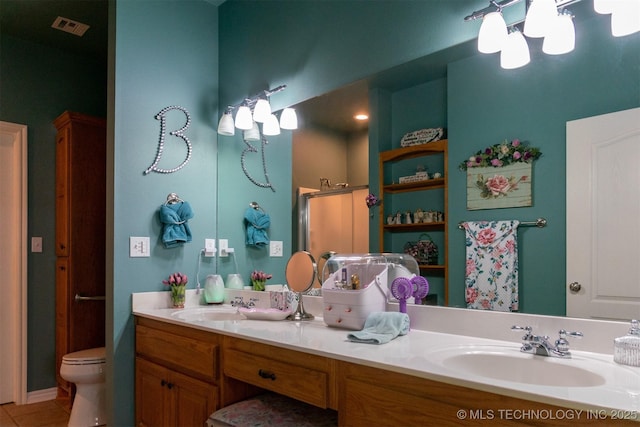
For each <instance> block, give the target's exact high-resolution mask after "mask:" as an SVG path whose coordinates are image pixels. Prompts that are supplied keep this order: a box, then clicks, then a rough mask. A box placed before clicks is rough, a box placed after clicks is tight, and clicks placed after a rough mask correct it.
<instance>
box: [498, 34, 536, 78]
mask: <svg viewBox="0 0 640 427" xmlns="http://www.w3.org/2000/svg"><path fill="white" fill-rule="evenodd" d="M530 60H531V57H530V55H529V45H527V41H526V40H525V39H524V36H523V35H522V33H521V32H520V31H519V30H518V29H514V30H513V31H512V32H511V33H509V35H508V36H507V41H506V42H505V44H504V48H503V49H502V52H500V66H501V67H502V68H504V69H507V70H512V69H514V68H520V67H522V66H525V65H527V64H528V63H529V61H530Z"/></svg>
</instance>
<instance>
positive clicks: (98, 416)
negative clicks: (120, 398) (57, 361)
mask: <svg viewBox="0 0 640 427" xmlns="http://www.w3.org/2000/svg"><path fill="white" fill-rule="evenodd" d="M105 364H106V353H105V348H104V347H98V348H90V349H88V350H82V351H76V352H74V353H69V354H67V355H65V356H63V357H62V365H61V366H60V376H61V377H62V378H64V379H65V380H66V381H69V382H72V383H74V384H75V385H76V396H75V399H74V401H73V407H72V408H71V416H70V417H69V427H88V426H99V425H105V424H106V423H107V416H106V409H105V372H104V370H105Z"/></svg>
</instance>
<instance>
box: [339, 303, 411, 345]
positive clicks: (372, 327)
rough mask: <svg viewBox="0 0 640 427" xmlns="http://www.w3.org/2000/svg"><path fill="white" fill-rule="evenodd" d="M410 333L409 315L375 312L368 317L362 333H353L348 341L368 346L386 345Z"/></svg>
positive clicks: (348, 336) (348, 337)
mask: <svg viewBox="0 0 640 427" xmlns="http://www.w3.org/2000/svg"><path fill="white" fill-rule="evenodd" d="M408 333H409V315H408V314H407V313H396V312H385V311H382V312H374V313H370V314H369V315H368V316H367V320H366V321H365V322H364V327H363V328H362V330H361V331H357V332H351V333H350V334H349V335H347V339H348V340H349V341H353V342H361V343H367V344H386V343H388V342H389V341H391V340H392V339H394V338H396V337H397V336H399V335H407V334H408Z"/></svg>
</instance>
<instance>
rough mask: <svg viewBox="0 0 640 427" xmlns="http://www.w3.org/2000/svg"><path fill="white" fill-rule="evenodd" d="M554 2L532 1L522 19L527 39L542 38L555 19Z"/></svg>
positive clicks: (547, 0)
mask: <svg viewBox="0 0 640 427" xmlns="http://www.w3.org/2000/svg"><path fill="white" fill-rule="evenodd" d="M557 15H558V9H556V2H555V0H533V1H532V3H531V6H530V7H529V10H528V11H527V15H526V16H525V19H524V33H525V35H527V36H528V37H544V36H546V35H547V33H548V32H549V29H550V27H551V23H552V22H553V21H554V20H555V19H556V16H557Z"/></svg>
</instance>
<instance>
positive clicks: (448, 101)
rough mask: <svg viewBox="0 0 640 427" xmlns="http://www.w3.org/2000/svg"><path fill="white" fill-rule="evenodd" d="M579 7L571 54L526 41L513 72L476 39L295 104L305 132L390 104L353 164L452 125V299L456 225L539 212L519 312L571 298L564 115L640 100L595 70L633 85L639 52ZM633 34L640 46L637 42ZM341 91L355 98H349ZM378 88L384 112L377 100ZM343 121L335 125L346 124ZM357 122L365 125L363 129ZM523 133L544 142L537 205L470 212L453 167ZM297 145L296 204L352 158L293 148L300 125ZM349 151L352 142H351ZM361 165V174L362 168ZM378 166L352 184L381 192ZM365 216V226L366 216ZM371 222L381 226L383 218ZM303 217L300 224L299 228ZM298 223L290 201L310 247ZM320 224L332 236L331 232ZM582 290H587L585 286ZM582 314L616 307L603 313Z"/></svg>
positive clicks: (452, 299) (529, 232) (523, 266)
mask: <svg viewBox="0 0 640 427" xmlns="http://www.w3.org/2000/svg"><path fill="white" fill-rule="evenodd" d="M580 13H582V15H581V16H579V17H577V18H576V25H580V26H581V39H580V40H578V42H577V48H576V51H575V52H572V53H571V54H569V55H566V56H550V55H544V54H542V53H541V52H540V50H541V49H540V47H541V46H540V45H539V44H537V43H536V42H535V41H530V48H531V51H532V60H531V63H530V64H529V65H527V66H526V67H524V68H521V69H518V70H502V69H501V68H500V64H499V58H497V56H496V55H482V54H479V53H477V50H476V46H475V41H474V42H472V43H467V44H464V45H459V46H455V47H453V48H451V49H447V51H443V52H440V53H438V54H435V55H430V56H429V57H427V58H423V59H421V60H417V61H413V62H412V63H410V64H405V65H402V66H400V67H397V68H396V69H394V70H390V71H389V72H387V73H381V74H378V75H375V76H371V77H370V78H368V79H365V80H362V81H360V82H357V83H354V84H352V85H349V86H347V87H345V88H344V90H342V89H340V90H337V91H335V92H332V93H330V94H325V95H322V96H318V97H317V98H314V99H311V100H309V101H306V102H303V103H301V104H300V105H297V106H296V108H297V109H298V111H299V114H300V123H301V130H300V131H299V132H306V133H309V132H314V133H317V132H318V129H320V128H322V129H323V132H322V134H323V135H325V134H331V133H332V131H331V128H330V126H331V125H330V123H340V122H341V121H344V120H353V115H354V113H356V112H359V111H356V110H355V109H353V108H350V109H349V110H348V111H345V109H344V108H343V107H349V104H350V103H351V102H352V103H354V104H356V105H357V104H359V105H365V103H367V104H368V103H369V100H370V97H371V96H372V94H373V97H374V98H375V107H376V108H377V110H376V111H374V112H373V114H376V113H380V112H383V113H384V114H381V116H382V117H373V120H377V121H378V122H376V129H374V130H369V131H368V132H367V135H368V138H367V143H368V144H373V146H372V147H371V148H370V149H369V150H368V151H367V156H369V155H370V156H376V158H369V157H367V159H366V161H365V160H362V162H361V163H358V164H366V165H375V167H376V169H377V155H378V153H379V152H380V151H384V150H388V149H391V148H397V147H398V146H399V140H400V138H401V137H402V135H403V134H405V133H407V132H410V131H414V130H418V129H422V128H429V127H438V126H444V127H446V128H447V130H448V134H449V141H450V145H449V162H448V165H449V171H448V173H449V176H448V182H449V184H448V185H449V192H448V197H449V200H448V203H449V209H448V211H449V218H447V220H448V225H447V231H448V251H447V260H448V268H449V289H450V293H449V305H450V306H455V307H465V296H464V292H465V285H464V276H465V236H464V231H462V230H459V229H458V227H457V225H458V222H460V221H482V220H499V219H516V220H519V221H526V222H529V221H535V220H536V219H537V218H539V217H544V218H546V219H547V221H548V223H547V227H545V228H537V227H527V228H524V227H520V229H519V230H518V246H519V247H518V250H519V277H520V282H519V288H520V289H519V292H520V302H521V304H520V310H519V311H520V312H525V313H533V314H550V315H564V314H565V313H566V312H565V310H566V305H567V299H569V298H571V297H572V293H571V291H570V290H569V284H570V283H571V279H570V278H568V277H567V265H566V263H567V255H566V242H565V239H566V233H567V226H566V223H567V222H568V221H571V218H567V217H566V209H567V208H566V195H567V193H568V192H571V191H572V190H570V189H567V188H566V186H565V183H566V179H567V178H566V174H565V162H566V160H567V157H569V156H572V155H573V153H570V152H566V151H565V150H566V149H565V147H566V124H567V122H571V121H574V120H576V119H582V118H587V117H592V116H597V115H602V114H606V113H612V112H615V111H620V110H626V109H628V108H631V107H637V106H638V102H637V99H635V101H634V100H633V99H632V98H630V97H629V96H628V95H627V94H625V93H624V90H615V89H614V90H612V88H611V87H610V86H608V87H607V88H604V87H602V88H601V89H600V88H599V87H600V86H598V82H600V81H601V79H602V77H603V75H602V73H600V72H598V71H597V70H599V69H600V70H607V71H606V72H604V71H603V72H604V73H605V74H607V75H608V76H609V77H608V78H613V79H622V80H624V81H627V82H629V83H630V84H631V86H632V87H635V88H637V87H638V78H637V73H635V71H634V67H635V66H637V63H638V55H637V53H636V54H635V55H631V56H629V55H630V54H629V52H631V51H632V49H631V44H632V43H633V41H624V40H620V39H616V38H614V37H612V36H611V34H610V33H609V32H608V28H600V24H598V26H593V25H591V26H589V22H592V23H593V22H594V21H595V18H594V17H593V12H592V11H591V10H589V9H588V8H583V9H582V10H580ZM635 43H636V45H637V41H636V42H635ZM578 44H580V46H578ZM634 64H635V65H634ZM578 76H579V77H578ZM354 89H358V90H354ZM345 97H347V98H348V99H349V101H350V102H349V103H347V102H345ZM381 98H382V99H383V101H384V102H385V107H383V109H384V108H386V111H383V109H380V107H379V104H380V99H381ZM636 98H637V96H636ZM321 107H323V108H321ZM363 111H364V109H363ZM380 121H383V122H384V123H383V125H382V126H383V127H388V128H389V129H390V130H389V131H388V132H387V133H384V132H382V131H380V129H379V127H380V123H379V122H380ZM361 126H362V125H361ZM337 129H338V130H337V131H333V133H341V132H342V131H341V130H340V128H337ZM362 129H363V128H360V129H359V131H362V132H363V130H362ZM516 138H519V139H522V140H523V141H527V142H528V143H530V144H531V145H532V146H537V147H539V148H540V149H541V151H542V152H543V156H542V157H541V159H540V160H538V161H537V162H536V163H535V164H534V167H533V173H532V175H533V176H532V178H533V179H534V180H535V182H534V194H533V203H532V206H531V207H525V208H506V209H488V210H476V211H468V210H467V209H466V188H465V186H466V184H465V182H466V173H465V172H463V171H460V170H458V169H457V165H458V164H459V163H460V162H462V161H463V160H465V159H467V158H468V157H469V156H470V155H472V154H474V153H475V152H477V151H479V150H482V149H484V148H485V147H488V146H490V145H493V144H496V143H500V142H502V141H503V140H504V139H508V140H512V139H516ZM363 139H364V138H363ZM452 141H454V142H455V146H453V145H452V144H451V142H452ZM293 144H294V148H293V165H294V166H293V183H292V189H291V190H292V198H293V199H294V206H298V204H299V197H298V196H299V193H300V191H299V189H300V188H301V187H307V186H308V187H310V188H312V189H313V190H319V189H320V188H319V187H320V185H321V182H320V178H330V179H331V178H333V177H332V176H331V172H330V171H328V170H323V169H320V166H328V165H335V163H336V162H337V161H338V160H340V161H343V162H345V163H346V164H356V162H357V160H355V159H353V158H351V157H348V154H345V157H344V158H338V155H337V154H328V153H329V151H326V152H325V155H323V156H319V155H317V154H316V155H313V156H310V157H311V158H310V159H305V158H303V157H300V156H298V155H296V135H295V134H294V136H293ZM343 151H344V152H345V153H346V152H347V150H346V149H343ZM363 168H364V166H363ZM347 169H349V167H347ZM354 169H358V172H362V170H360V168H359V167H358V168H354ZM371 169H372V168H371ZM304 171H313V174H312V178H311V181H310V183H308V184H307V183H303V181H301V180H299V179H297V178H299V176H300V175H301V174H302V173H303V172H304ZM377 173H378V172H377V170H375V171H373V170H370V171H369V179H368V180H367V181H366V182H360V181H356V182H353V184H354V186H355V185H371V188H370V189H369V191H371V192H373V193H376V194H377V193H378V182H377V181H378V178H377ZM343 180H344V181H346V182H348V183H349V184H351V182H349V178H344V177H338V178H337V179H336V178H334V179H331V181H332V184H334V183H336V182H342V181H343ZM328 191H336V189H329V190H328ZM636 198H637V196H636ZM362 204H364V201H362ZM367 214H369V212H367ZM375 214H376V215H379V214H380V213H379V212H375ZM382 214H384V213H382ZM612 214H614V213H612ZM366 221H367V224H369V218H368V217H367V218H366ZM371 224H374V227H377V219H376V220H375V221H372V222H371ZM305 225H307V224H302V226H303V227H304V226H305ZM300 226H301V224H300V220H299V215H298V210H297V209H294V212H293V213H292V230H293V236H294V242H292V247H294V248H297V249H299V250H301V249H308V247H309V246H306V247H305V246H304V245H305V244H306V245H309V244H310V243H309V242H306V243H305V242H304V239H300V235H299V234H300V233H304V232H305V231H304V229H299V227H300ZM369 230H370V232H371V233H370V236H369V237H370V243H369V250H370V251H372V252H377V251H378V250H377V249H378V241H377V237H376V236H375V234H376V230H375V229H372V228H371V227H370V228H369ZM372 230H373V231H372ZM318 234H324V235H325V236H326V233H318ZM396 247H398V248H401V244H398V242H396V243H395V244H394V249H395V248H396ZM326 249H330V248H326ZM317 259H318V258H317ZM578 292H582V293H584V292H585V289H582V290H581V291H578ZM439 303H440V304H442V301H441V300H439ZM587 316H588V317H594V318H608V317H609V316H607V315H601V314H597V313H589V314H587Z"/></svg>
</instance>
